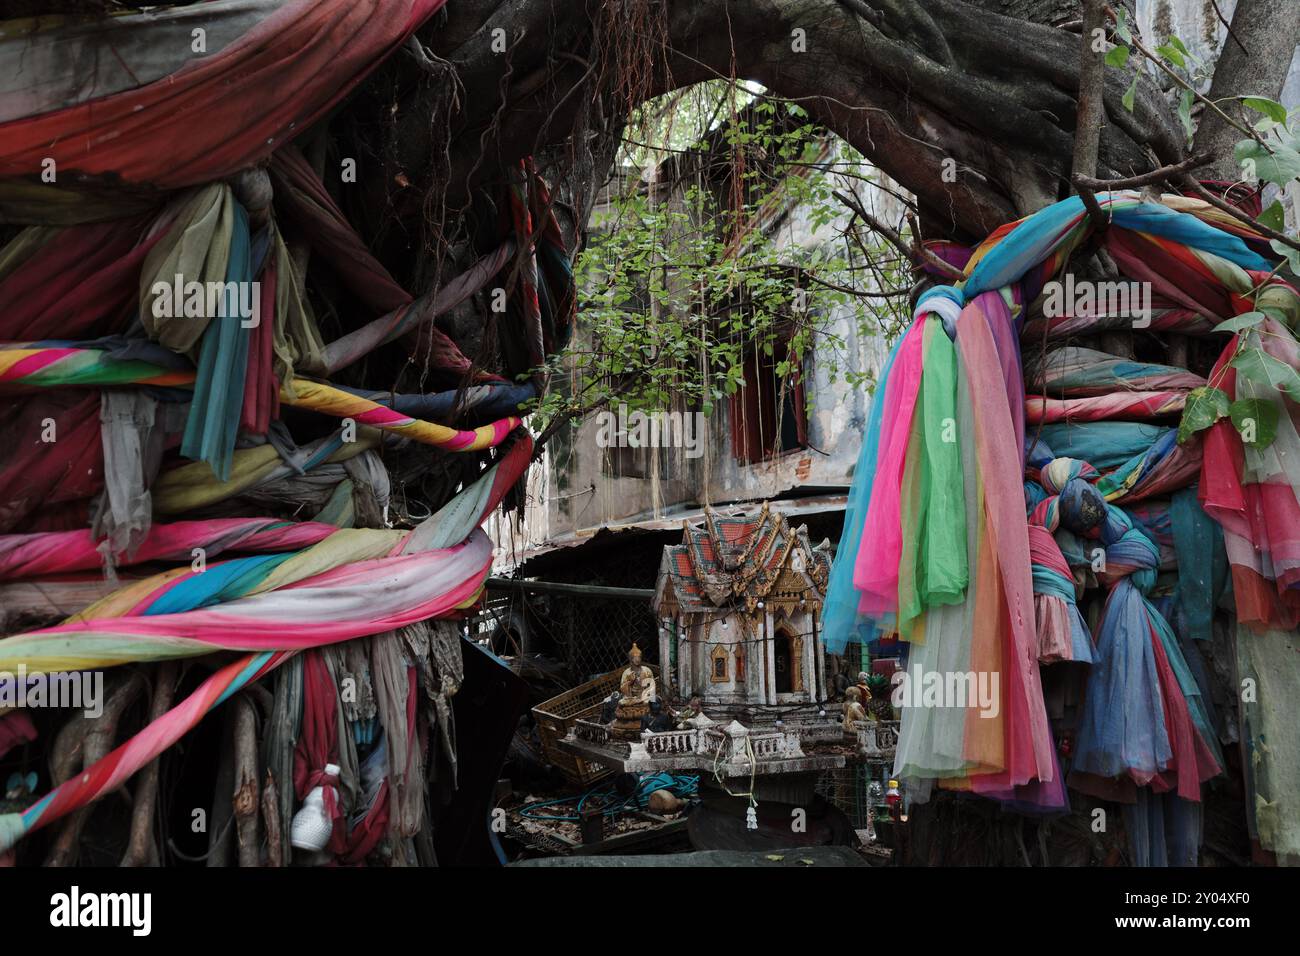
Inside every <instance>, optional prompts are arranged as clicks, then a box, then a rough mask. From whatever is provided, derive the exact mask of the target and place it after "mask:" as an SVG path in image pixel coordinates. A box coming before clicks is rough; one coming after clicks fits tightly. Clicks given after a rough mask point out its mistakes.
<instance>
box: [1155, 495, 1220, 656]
mask: <svg viewBox="0 0 1300 956" xmlns="http://www.w3.org/2000/svg"><path fill="white" fill-rule="evenodd" d="M1169 519H1170V523H1171V524H1172V526H1173V531H1174V551H1175V552H1176V553H1177V555H1178V603H1179V604H1180V605H1181V606H1182V609H1183V620H1184V621H1185V622H1186V624H1187V633H1188V635H1189V636H1190V637H1193V638H1195V639H1196V640H1198V641H1208V640H1211V639H1212V638H1213V637H1214V607H1215V605H1216V604H1218V602H1219V597H1220V596H1221V595H1222V594H1223V588H1224V586H1225V585H1226V584H1227V581H1228V554H1227V552H1226V551H1225V550H1224V547H1223V529H1222V528H1220V527H1219V524H1218V522H1217V521H1215V520H1214V519H1212V518H1211V517H1210V516H1209V515H1207V514H1206V513H1205V511H1204V509H1202V508H1201V502H1200V498H1199V493H1198V489H1197V486H1196V485H1192V486H1191V487H1190V488H1184V489H1183V490H1182V491H1178V492H1175V494H1174V496H1173V499H1172V501H1171V502H1170V505H1169Z"/></svg>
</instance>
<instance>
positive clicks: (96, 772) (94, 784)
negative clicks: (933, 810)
mask: <svg viewBox="0 0 1300 956" xmlns="http://www.w3.org/2000/svg"><path fill="white" fill-rule="evenodd" d="M531 454H532V442H531V440H529V439H528V438H527V437H526V436H525V437H523V438H522V439H521V440H520V441H519V442H517V443H516V444H515V445H513V446H511V448H510V450H509V451H507V452H506V453H505V454H504V455H503V456H502V458H501V459H500V460H499V461H498V462H497V464H496V465H495V466H494V467H493V468H492V469H490V470H489V471H488V472H486V473H485V474H484V475H483V476H482V477H481V478H480V479H479V480H478V481H476V482H474V484H472V485H470V486H469V487H468V488H466V489H465V490H464V491H463V492H461V493H460V494H459V495H457V496H456V497H455V498H453V499H452V500H451V502H449V503H448V504H447V505H446V506H445V507H444V508H442V509H441V510H439V511H438V512H437V513H436V514H435V515H433V516H432V517H431V518H429V519H428V520H426V521H425V522H423V523H422V524H421V525H420V526H419V527H418V528H416V529H415V531H413V532H412V533H411V534H410V535H409V536H408V537H407V538H406V543H405V545H404V546H403V548H402V551H403V555H404V556H408V557H418V556H419V552H420V549H426V550H435V551H444V552H445V551H447V550H448V549H450V550H452V551H456V552H464V551H465V550H466V549H467V548H475V547H478V546H477V545H475V544H474V540H473V539H479V540H481V537H480V536H481V535H482V532H481V531H477V530H476V529H477V527H478V525H479V524H481V523H482V521H483V520H484V518H486V516H487V515H488V514H490V513H491V512H492V510H493V509H495V508H496V506H497V505H498V504H500V502H501V499H502V498H503V497H504V495H505V494H506V492H507V491H508V490H509V489H510V488H511V487H513V486H514V484H515V482H517V481H518V480H519V478H520V476H521V475H522V474H523V472H524V469H525V468H526V467H527V465H528V460H529V458H530V456H531ZM457 542H465V543H464V544H462V545H459V546H457V545H456V543H457ZM489 564H490V548H489V555H488V561H487V563H486V564H484V566H483V567H482V569H481V572H480V573H481V575H484V576H485V575H486V573H487V566H488V565H489ZM475 581H477V582H478V585H479V587H474V588H473V591H474V593H473V594H472V595H471V596H470V597H469V598H468V599H467V600H464V601H462V603H461V604H459V605H454V604H451V603H450V602H447V604H446V606H445V609H444V610H443V611H442V612H441V613H442V614H454V613H457V612H458V611H460V610H461V609H463V608H464V607H466V606H468V604H470V603H473V601H474V600H476V599H477V595H478V591H479V590H481V583H482V577H476V578H471V579H470V580H469V581H466V582H463V583H462V584H461V585H460V586H459V587H458V590H459V591H467V590H468V589H470V588H471V587H472V586H473V584H474V582H475ZM425 594H426V596H427V591H426V592H425ZM155 620H157V618H155ZM371 633H374V632H371ZM5 643H7V641H4V642H0V645H2V644H5ZM318 643H321V642H318ZM294 653H295V652H294V651H293V650H272V651H267V650H263V651H259V652H256V653H252V654H248V655H245V656H243V657H241V658H240V659H238V660H236V661H234V662H232V663H230V664H228V665H226V666H225V667H223V668H221V669H220V670H219V671H217V672H216V673H215V674H213V675H212V676H211V677H209V678H208V679H207V680H205V681H204V682H203V683H202V684H201V685H199V687H198V689H197V690H195V691H194V692H193V693H192V694H191V695H190V696H189V697H187V698H186V699H185V700H184V701H182V702H180V703H179V704H177V705H176V706H175V707H173V708H172V709H171V710H169V711H168V712H167V713H165V714H163V715H162V716H161V717H159V718H157V719H155V720H153V721H152V722H151V723H149V724H148V725H147V726H146V727H145V728H144V729H143V730H141V731H140V732H139V733H137V734H136V735H135V736H134V737H132V738H131V739H130V740H128V741H127V742H126V743H124V744H122V745H121V746H120V747H118V748H117V749H116V750H114V751H113V752H112V753H110V754H108V755H107V756H106V757H104V758H103V759H102V760H99V761H97V762H96V763H95V764H94V765H92V766H91V767H89V768H87V769H86V770H85V771H84V772H83V773H80V774H77V775H76V776H75V777H73V778H72V779H70V780H68V781H67V782H65V783H63V784H61V785H60V786H58V787H56V788H55V789H54V790H52V791H51V792H50V793H48V794H46V795H45V796H44V797H42V798H41V799H40V800H38V801H37V802H36V803H34V804H33V805H32V806H30V807H28V808H27V810H25V811H23V812H22V813H21V814H18V813H7V814H0V852H4V851H5V850H7V849H9V848H10V847H12V846H13V845H14V844H15V843H16V842H17V841H18V840H20V839H22V837H24V836H26V835H27V834H28V833H31V832H32V831H33V830H37V829H40V828H41V827H44V826H48V825H49V824H50V823H52V822H54V821H55V820H58V819H60V818H61V817H63V816H66V815H67V814H69V813H71V812H73V811H74V810H77V809H79V808H80V807H83V806H86V805H87V804H89V803H92V802H93V801H95V800H97V799H99V798H100V797H102V796H103V795H104V794H106V793H111V792H113V791H114V790H116V789H117V788H118V787H120V786H121V785H122V783H123V782H125V781H126V780H128V779H129V778H130V777H131V776H132V775H133V774H134V773H136V772H137V771H138V770H140V769H141V768H142V767H144V766H146V765H147V764H148V763H149V762H150V761H152V760H153V759H154V758H155V757H157V756H158V755H159V754H160V753H162V752H163V751H164V750H166V749H167V748H168V747H170V746H171V745H172V744H174V743H175V742H176V741H177V740H179V739H180V738H181V737H182V736H184V735H185V734H186V733H187V732H188V731H189V730H190V729H191V728H193V727H194V726H195V725H196V724H198V722H199V721H200V720H202V719H203V716H204V715H205V714H207V713H208V712H209V711H211V710H213V709H214V708H215V707H217V706H219V705H220V704H221V703H222V702H224V701H225V700H227V699H228V698H229V697H230V696H231V695H232V694H235V693H236V692H238V691H239V690H240V689H242V688H244V687H246V686H248V685H249V684H251V683H253V682H254V681H257V680H260V679H261V678H262V677H264V676H266V674H268V673H270V672H271V671H272V670H274V669H275V668H277V667H279V666H280V665H281V664H283V663H284V662H285V661H286V660H288V659H290V658H291V657H292V656H293V654H294Z"/></svg>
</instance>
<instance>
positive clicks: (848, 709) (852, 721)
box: [844, 685, 867, 734]
mask: <svg viewBox="0 0 1300 956" xmlns="http://www.w3.org/2000/svg"><path fill="white" fill-rule="evenodd" d="M861 699H862V694H861V692H860V691H859V690H858V688H857V686H856V685H855V686H853V687H850V688H849V689H848V690H846V691H845V692H844V732H845V733H846V734H856V733H857V732H858V723H859V721H865V720H866V719H867V712H866V711H865V710H863V708H862V704H861V703H859V701H861Z"/></svg>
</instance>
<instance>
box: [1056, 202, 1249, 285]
mask: <svg viewBox="0 0 1300 956" xmlns="http://www.w3.org/2000/svg"><path fill="white" fill-rule="evenodd" d="M1071 198H1072V199H1073V201H1074V202H1077V203H1078V204H1079V205H1080V206H1082V205H1083V200H1082V199H1079V198H1078V197H1077V196H1075V197H1071ZM1068 201H1069V200H1067V202H1068ZM1113 222H1114V224H1115V225H1117V226H1121V227H1123V228H1124V229H1132V230H1135V231H1137V232H1145V233H1150V234H1151V235H1153V236H1160V237H1161V238H1162V239H1170V240H1172V241H1174V242H1177V243H1181V244H1182V245H1184V246H1191V247H1192V248H1193V249H1200V250H1202V251H1204V252H1209V253H1212V254H1213V255H1216V256H1219V257H1220V258H1223V259H1227V260H1228V261H1229V262H1235V263H1236V264H1237V265H1239V266H1241V267H1242V268H1243V269H1254V270H1256V271H1257V272H1271V271H1272V269H1273V263H1271V262H1269V261H1268V260H1267V259H1265V258H1264V257H1263V256H1261V255H1259V253H1257V252H1254V251H1252V250H1251V248H1250V247H1249V246H1248V245H1246V243H1245V242H1244V241H1243V240H1242V239H1241V238H1240V237H1238V236H1234V235H1233V234H1232V233H1230V232H1224V231H1223V230H1222V229H1216V228H1215V227H1214V226H1211V225H1210V224H1209V223H1205V222H1202V221H1201V220H1199V219H1197V218H1196V217H1195V216H1193V215H1191V214H1189V213H1185V212H1178V211H1177V210H1174V209H1170V208H1169V207H1168V206H1161V205H1158V204H1156V203H1149V202H1144V203H1138V204H1137V205H1136V206H1118V207H1115V210H1114V219H1113Z"/></svg>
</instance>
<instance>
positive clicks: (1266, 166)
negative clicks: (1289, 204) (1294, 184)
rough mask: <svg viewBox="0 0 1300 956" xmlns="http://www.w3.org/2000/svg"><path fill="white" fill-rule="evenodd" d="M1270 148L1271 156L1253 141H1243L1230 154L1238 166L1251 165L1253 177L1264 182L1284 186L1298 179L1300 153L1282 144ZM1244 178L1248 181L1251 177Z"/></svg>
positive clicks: (1299, 173)
mask: <svg viewBox="0 0 1300 956" xmlns="http://www.w3.org/2000/svg"><path fill="white" fill-rule="evenodd" d="M1270 148H1271V149H1272V150H1273V152H1272V153H1271V154H1270V153H1269V151H1268V150H1267V149H1265V148H1264V147H1263V145H1262V144H1260V143H1257V142H1255V141H1254V140H1253V139H1243V140H1241V141H1240V142H1239V143H1237V145H1236V148H1235V149H1233V151H1232V154H1233V156H1234V157H1235V158H1236V160H1237V162H1238V163H1239V164H1242V165H1243V166H1244V165H1246V164H1248V163H1249V164H1252V165H1253V166H1254V170H1255V177H1256V178H1258V179H1262V180H1263V181H1264V182H1268V183H1276V184H1277V185H1279V186H1285V185H1286V184H1287V183H1288V182H1290V181H1291V180H1292V179H1296V178H1297V177H1300V152H1296V150H1295V149H1294V148H1292V147H1291V146H1287V145H1285V144H1283V143H1275V144H1273V145H1272V146H1271V147H1270ZM1245 178H1246V179H1247V180H1249V179H1250V178H1251V177H1250V176H1246V177H1245Z"/></svg>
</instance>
